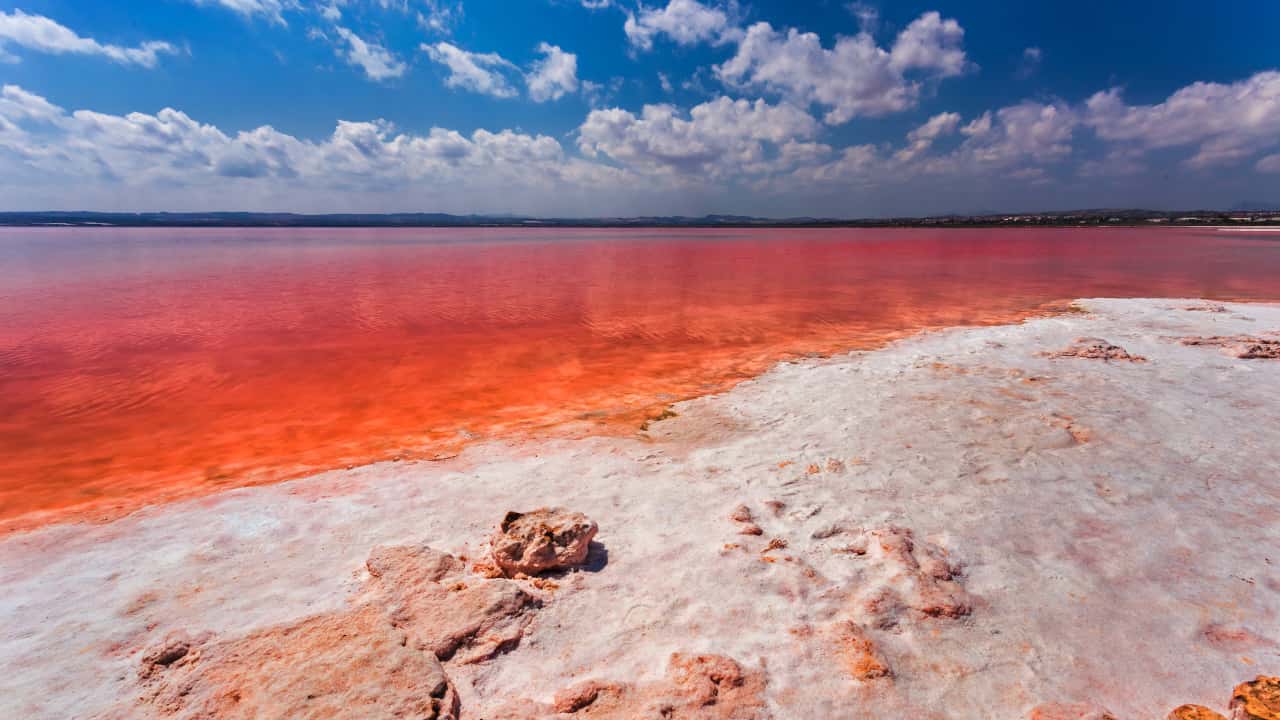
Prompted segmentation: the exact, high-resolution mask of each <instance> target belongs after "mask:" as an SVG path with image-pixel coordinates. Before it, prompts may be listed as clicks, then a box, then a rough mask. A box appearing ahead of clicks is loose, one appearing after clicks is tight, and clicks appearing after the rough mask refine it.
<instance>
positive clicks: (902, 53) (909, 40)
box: [889, 12, 968, 77]
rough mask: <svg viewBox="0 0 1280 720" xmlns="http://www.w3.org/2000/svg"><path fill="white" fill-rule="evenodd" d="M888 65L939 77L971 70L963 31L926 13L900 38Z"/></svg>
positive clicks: (899, 35) (951, 23) (958, 26)
mask: <svg viewBox="0 0 1280 720" xmlns="http://www.w3.org/2000/svg"><path fill="white" fill-rule="evenodd" d="M889 62H890V64H891V65H892V66H893V67H895V68H897V69H898V70H900V71H906V70H923V71H927V72H930V73H932V74H934V75H936V76H937V77H954V76H956V75H960V74H961V73H963V72H964V71H965V69H966V68H967V67H968V60H967V59H966V58H965V54H964V28H962V27H960V23H958V22H956V21H955V20H952V19H943V17H942V16H941V15H939V14H938V13H937V12H927V13H924V14H923V15H921V16H920V17H918V18H916V19H915V20H913V21H911V24H910V25H908V26H907V27H906V29H905V30H903V31H902V32H901V33H899V34H898V39H897V40H896V41H895V42H894V43H893V50H892V51H891V52H890V53H889Z"/></svg>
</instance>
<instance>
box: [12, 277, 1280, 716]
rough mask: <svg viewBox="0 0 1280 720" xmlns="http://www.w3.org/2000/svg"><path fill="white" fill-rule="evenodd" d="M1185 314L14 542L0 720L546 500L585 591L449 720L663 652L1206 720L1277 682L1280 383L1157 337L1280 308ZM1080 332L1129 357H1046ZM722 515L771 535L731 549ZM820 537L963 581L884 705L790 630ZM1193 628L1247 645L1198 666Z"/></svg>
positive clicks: (823, 572) (983, 349)
mask: <svg viewBox="0 0 1280 720" xmlns="http://www.w3.org/2000/svg"><path fill="white" fill-rule="evenodd" d="M1199 304H1200V303H1197V302H1195V301H1178V300H1088V301H1082V302H1081V303H1079V305H1081V306H1082V307H1084V308H1087V309H1088V310H1089V311H1090V313H1088V314H1085V313H1073V314H1068V315H1065V316H1060V317H1053V318H1047V319H1037V320H1032V321H1028V322H1026V323H1022V324H1018V325H1011V326H1002V327H992V328H981V329H954V330H949V331H944V332H936V333H929V334H925V335H921V336H918V337H915V338H912V339H909V340H906V341H902V342H899V343H896V344H894V345H892V346H890V347H888V348H885V349H882V350H878V351H875V352H868V353H853V354H850V355H847V356H842V357H838V358H832V359H828V360H814V361H807V362H803V363H793V364H783V365H779V366H778V367H776V368H775V369H773V370H772V371H770V372H769V373H767V374H765V375H763V376H762V377H760V378H758V379H756V380H753V381H750V382H746V383H743V384H741V385H739V386H738V387H736V388H735V389H734V390H732V391H730V392H728V393H726V394H724V395H720V396H714V397H708V398H703V399H700V400H695V401H691V402H688V403H682V404H680V405H678V406H676V408H675V409H676V411H677V412H678V413H679V414H680V416H679V417H678V418H676V419H674V420H668V421H664V422H662V423H657V424H655V425H654V426H653V429H652V433H651V435H652V439H644V438H643V437H641V436H638V437H637V439H635V440H617V439H588V440H573V441H570V440H566V441H556V442H547V443H526V444H523V445H518V446H507V445H486V446H478V447H474V448H472V449H470V450H468V451H467V452H466V453H464V454H463V455H462V456H461V457H459V458H457V459H455V460H451V461H448V462H445V463H418V464H410V463H383V464H379V465H373V466H369V467H363V468H357V469H354V470H351V471H345V472H332V473H326V474H324V475H320V476H316V477H313V478H308V479H304V480H299V481H295V482H291V483H286V484H282V485H277V486H271V487H260V488H252V489H242V490H235V491H231V492H226V493H223V494H221V495H218V496H215V497H211V498H207V499H204V500H199V501H194V502H189V503H182V504H177V505H170V506H166V507H159V508H152V509H149V510H146V511H144V512H140V513H138V514H135V515H133V516H130V517H127V518H124V519H122V520H119V521H117V522H114V523H111V524H109V525H103V526H79V525H77V526H62V527H51V528H46V529H43V530H40V531H36V532H32V533H28V534H24V535H18V536H12V537H9V538H7V539H4V540H3V541H0V617H2V618H3V620H4V622H3V624H2V625H0V668H2V669H3V672H0V717H13V718H18V717H23V718H67V717H85V716H91V715H93V714H94V713H96V712H98V711H101V710H103V709H104V708H106V707H107V706H108V705H110V704H112V703H113V702H115V701H116V700H117V699H118V698H119V697H120V696H121V694H122V693H123V694H127V693H129V692H131V685H130V683H131V679H132V676H133V673H134V668H135V667H136V661H137V654H136V653H137V651H138V649H140V648H141V647H143V646H145V645H146V644H148V643H149V642H152V641H154V640H155V639H157V638H159V637H161V636H163V635H164V634H165V633H166V632H167V631H169V630H171V629H174V628H185V629H188V630H192V631H198V630H206V629H207V630H213V631H216V632H219V633H230V632H240V631H244V630H247V629H249V628H254V627H258V626H262V625H264V624H269V623H275V622H280V621H285V620H290V619H294V618H297V617H300V616H302V615H306V614H310V613H313V612H317V611H321V610H326V609H331V608H336V607H339V606H340V605H341V604H342V603H343V601H344V598H345V596H346V594H347V593H348V592H349V591H350V590H351V589H352V588H354V587H355V585H356V584H357V583H358V581H359V579H360V573H361V572H362V567H363V561H364V559H365V557H366V556H367V554H368V552H369V549H370V548H371V547H373V546H375V545H378V544H384V543H394V542H399V541H407V540H419V539H424V540H427V541H429V542H430V543H431V544H433V545H434V546H436V547H439V548H441V549H445V550H448V551H451V552H456V553H464V554H467V555H472V556H473V555H474V554H475V553H476V552H477V551H478V550H479V549H480V541H481V540H482V539H483V538H484V537H485V535H486V534H487V533H488V532H489V530H490V529H491V528H492V526H493V525H494V524H495V523H496V522H497V520H498V519H499V518H500V517H501V516H502V514H503V513H504V512H505V511H506V510H509V509H529V508H533V507H536V506H540V505H562V506H565V507H568V508H571V509H574V510H581V511H583V512H585V513H587V514H588V515H589V516H591V517H592V518H593V519H595V520H597V521H598V523H599V525H600V528H601V530H600V534H599V536H598V540H599V541H600V543H601V544H602V545H603V546H604V547H605V548H606V549H607V554H608V557H607V564H605V565H604V566H603V567H597V568H595V571H593V572H581V573H577V574H575V575H573V576H572V577H570V578H567V579H564V580H562V587H561V589H560V590H559V591H557V592H556V593H555V595H554V596H553V599H552V600H551V601H549V602H548V604H547V606H546V607H545V608H544V609H543V610H541V611H540V612H539V614H538V616H537V619H536V620H535V623H534V625H533V627H532V629H531V632H530V634H529V635H528V636H526V639H525V642H524V643H523V644H521V646H520V647H519V648H518V649H517V650H515V651H514V652H511V653H510V654H508V655H505V656H502V657H500V658H499V659H497V660H496V661H493V662H491V663H488V664H486V665H481V666H474V667H471V668H453V669H452V670H451V671H450V672H451V674H452V675H453V677H454V680H455V681H456V682H457V683H458V684H459V686H460V688H459V689H460V691H461V693H462V695H463V702H464V706H463V712H464V717H467V716H470V717H482V716H483V713H482V712H481V711H482V710H483V709H484V708H485V707H490V706H492V704H494V703H496V702H498V701H502V700H509V699H512V698H516V697H530V698H535V699H542V700H546V699H549V698H550V696H551V695H552V694H553V693H554V692H555V691H556V690H557V689H559V688H561V687H563V686H565V685H566V684H569V683H571V682H573V681H576V680H579V679H583V678H587V677H602V678H613V679H646V678H653V677H657V676H659V675H661V673H662V671H663V668H664V666H665V659H666V657H667V656H668V655H669V654H670V653H671V652H673V651H709V652H717V653H722V654H725V655H729V656H731V657H734V658H736V659H738V660H739V661H740V662H742V663H744V664H746V665H751V666H758V665H764V666H765V667H766V668H767V672H768V676H769V682H770V685H769V695H770V702H771V703H772V704H773V707H774V710H775V712H776V714H777V716H778V717H780V718H799V717H853V718H857V717H867V718H901V717H912V718H934V717H936V718H956V719H960V718H978V717H981V718H989V719H991V720H1002V719H1005V718H1008V719H1009V720H1013V719H1015V718H1017V719H1020V718H1026V717H1027V714H1028V712H1029V710H1030V708H1031V707H1032V706H1034V705H1036V704H1038V703H1042V702H1052V701H1062V702H1066V701H1091V702H1094V703H1097V704H1100V705H1103V706H1105V707H1107V708H1109V709H1110V710H1111V711H1112V712H1114V713H1116V714H1117V715H1118V716H1119V717H1122V718H1150V717H1163V715H1164V713H1166V712H1167V711H1168V710H1169V709H1170V708H1172V707H1173V706H1175V705H1178V704H1181V703H1184V702H1197V703H1203V704H1206V705H1209V706H1210V707H1216V708H1219V709H1221V708H1222V706H1224V705H1225V701H1226V699H1227V698H1228V697H1229V694H1230V689H1231V687H1232V686H1233V685H1234V684H1236V683H1238V682H1240V681H1241V680H1244V679H1251V678H1252V677H1253V676H1255V675H1257V674H1266V673H1269V674H1280V615H1278V614H1277V613H1278V611H1280V572H1278V570H1280V362H1274V361H1265V360H1252V361H1251V360H1237V359H1234V358H1231V357H1229V356H1227V355H1225V354H1223V353H1221V352H1219V351H1218V350H1216V349H1214V348H1206V347H1186V346H1183V345H1180V344H1178V343H1177V342H1175V341H1174V340H1173V339H1172V338H1176V337H1178V336H1183V335H1225V334H1234V333H1250V334H1263V333H1266V332H1275V331H1280V306H1276V305H1259V304H1248V305H1227V308H1228V311H1227V312H1204V311H1196V310H1186V309H1184V308H1185V307H1188V306H1196V305H1199ZM1078 336H1092V337H1100V338H1104V339H1106V340H1108V341H1111V342H1113V343H1116V344H1118V345H1121V346H1123V347H1124V348H1126V349H1127V350H1128V351H1129V352H1131V353H1134V354H1138V355H1143V356H1145V357H1147V358H1148V359H1149V362H1147V363H1144V364H1129V363H1106V362H1102V361H1097V360H1085V359H1050V358H1047V357H1043V356H1041V355H1039V353H1041V352H1043V351H1052V350H1057V349H1061V348H1063V347H1065V346H1067V345H1068V344H1069V343H1070V341H1071V340H1073V339H1074V338H1076V337H1078ZM1028 378H1035V379H1031V380H1029V379H1028ZM1064 418H1066V419H1064ZM1071 422H1073V423H1074V424H1075V427H1076V429H1077V430H1079V429H1081V428H1084V429H1087V431H1088V432H1089V433H1090V434H1091V438H1090V439H1089V441H1088V442H1085V443H1083V444H1079V443H1077V442H1076V441H1074V440H1073V439H1072V438H1071V436H1070V434H1069V433H1068V432H1067V430H1065V429H1064V427H1063V426H1064V425H1065V424H1067V423H1071ZM832 458H835V459H838V460H840V461H842V462H843V463H844V464H845V466H846V469H845V470H844V471H828V470H827V469H826V463H827V461H828V460H829V459H832ZM788 462H789V463H790V464H786V465H784V466H782V467H779V466H780V464H783V463H788ZM810 463H816V464H818V465H819V466H820V467H821V468H822V471H821V472H818V473H816V474H809V473H808V471H807V468H808V466H809V464H810ZM766 500H779V501H782V502H785V503H786V508H785V509H784V510H783V511H782V513H781V515H780V516H779V517H774V516H773V515H772V514H770V513H769V512H768V511H767V510H765V508H764V506H763V504H762V503H763V502H764V501H766ZM738 503H746V504H748V505H749V506H751V508H752V509H753V510H754V511H755V513H756V516H757V518H758V521H759V523H760V524H761V525H762V526H763V527H764V529H765V532H766V534H765V536H764V537H763V538H743V537H741V536H738V535H736V534H735V525H734V523H732V522H731V521H729V520H728V519H727V515H728V513H729V512H730V510H731V509H732V508H733V507H734V506H735V505H737V504H738ZM833 524H844V525H847V526H848V527H850V528H862V527H866V528H871V527H880V526H885V525H897V526H902V527H906V528H910V529H912V530H914V532H915V534H916V537H917V538H919V539H926V540H927V541H929V542H933V543H936V544H938V545H940V546H942V547H944V548H946V549H947V551H948V552H949V553H950V554H951V555H952V557H954V558H956V559H958V560H960V561H962V562H963V564H964V565H965V567H966V575H965V578H964V580H963V582H964V584H965V587H966V588H967V590H968V592H969V593H970V594H972V595H973V596H974V597H975V598H976V602H975V607H974V610H973V613H972V615H970V616H969V617H968V618H964V619H959V620H948V619H907V620H905V621H904V622H903V623H902V624H901V625H899V627H898V628H897V629H896V630H894V631H888V632H882V633H878V634H876V635H875V637H876V638H877V640H878V641H879V642H880V644H881V649H882V652H883V653H884V655H885V656H886V658H887V659H888V661H889V663H890V665H891V666H892V667H893V669H894V671H895V674H896V677H895V678H894V679H893V680H891V681H885V680H881V681H877V682H874V683H868V684H862V683H858V682H855V681H853V680H851V679H849V677H848V676H847V675H846V674H845V673H844V671H843V670H842V668H841V667H840V665H839V663H838V662H837V661H836V660H835V659H834V658H833V656H832V655H830V653H829V652H827V647H826V646H825V645H823V643H822V640H821V638H820V637H816V636H815V637H805V636H804V634H803V633H801V632H797V631H796V629H797V628H800V627H802V626H804V625H806V624H808V625H811V626H813V627H815V628H821V627H823V626H824V624H828V623H830V622H832V621H833V620H835V619H837V618H839V617H842V613H844V612H845V610H843V609H842V608H843V607H844V605H845V604H846V602H847V599H848V597H849V596H850V595H851V594H852V593H853V592H854V590H855V589H856V588H855V587H853V585H852V583H854V582H855V581H856V580H857V579H858V578H860V577H865V574H863V573H861V571H860V568H859V565H858V563H860V562H865V560H860V559H859V558H857V557H856V556H853V555H849V554H841V553H837V552H833V548H835V547H837V546H838V545H840V544H841V542H842V537H844V536H841V535H836V536H834V537H831V538H827V539H814V538H813V537H812V536H813V534H814V532H815V531H817V530H819V529H821V528H824V527H827V526H831V525H833ZM775 536H776V537H781V538H784V539H785V540H787V541H788V543H789V547H788V548H786V549H785V550H783V551H774V552H773V553H770V554H771V555H775V556H779V557H781V556H783V555H791V556H792V557H794V558H795V559H796V562H784V561H780V562H775V563H768V562H763V561H761V560H760V559H759V550H760V549H761V548H762V547H763V545H764V543H765V542H766V541H767V540H768V539H769V538H771V537H775ZM847 540H848V538H847V537H844V542H847ZM725 543H741V544H743V545H744V546H745V547H744V548H743V549H740V550H729V551H726V550H724V549H723V546H724V545H725ZM599 564H600V563H599V562H597V565H599ZM804 564H807V565H809V566H812V568H814V569H815V570H816V571H817V573H818V574H819V575H820V578H819V579H818V580H812V579H810V578H808V577H806V576H805V575H804V573H803V572H802V566H803V565H804ZM1214 626H1218V627H1222V628H1228V629H1230V630H1231V631H1232V632H1235V633H1236V635H1235V636H1234V637H1243V638H1245V639H1237V640H1231V641H1225V642H1224V641H1221V640H1218V641H1214V640H1213V639H1212V638H1211V637H1210V636H1206V634H1205V631H1206V629H1208V628H1212V627H1214ZM1210 635H1212V633H1210ZM1250 637H1252V638H1253V639H1249V638H1250Z"/></svg>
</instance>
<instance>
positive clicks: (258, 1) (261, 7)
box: [193, 0, 332, 25]
mask: <svg viewBox="0 0 1280 720" xmlns="http://www.w3.org/2000/svg"><path fill="white" fill-rule="evenodd" d="M193 2H195V4H197V5H219V6H221V7H224V8H226V9H228V10H230V11H232V12H235V13H237V14H240V15H243V16H245V17H247V18H248V17H253V16H255V15H261V16H263V17H266V18H268V19H271V20H274V21H275V22H278V23H280V24H281V25H284V24H285V21H284V11H285V10H286V9H292V8H295V7H297V3H295V2H292V0H193ZM330 7H332V5H331V6H330Z"/></svg>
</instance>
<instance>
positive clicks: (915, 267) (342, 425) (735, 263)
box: [0, 228, 1280, 531]
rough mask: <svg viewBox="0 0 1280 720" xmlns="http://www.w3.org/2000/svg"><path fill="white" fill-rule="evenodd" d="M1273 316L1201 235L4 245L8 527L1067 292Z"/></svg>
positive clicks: (29, 241) (170, 233) (535, 423)
mask: <svg viewBox="0 0 1280 720" xmlns="http://www.w3.org/2000/svg"><path fill="white" fill-rule="evenodd" d="M1102 296H1109V297H1206V298H1217V299H1224V300H1226V299H1244V300H1250V299H1253V300H1257V299H1266V300H1275V299H1280V240H1277V238H1276V237H1274V236H1271V235H1268V234H1265V233H1224V232H1218V231H1215V230H1212V229H1171V228H1159V229H1154V228H1153V229H1146V228H1139V229H1131V228H1090V229H999V230H977V229H975V230H955V229H952V230H919V229H912V230H777V229H760V230H738V229H716V230H640V229H625V230H565V229H496V228H486V229H377V230H363V229H306V230H299V229H145V230H139V229H79V228H76V229H71V228H60V229H17V228H9V229H0V529H3V530H9V531H12V530H15V529H20V528H23V527H30V526H33V525H36V524H40V523H43V522H48V521H51V520H57V519H64V518H69V517H86V518H104V517H111V516H114V515H117V514H119V513H121V512H125V511H128V510H131V509H134V508H136V507H138V506H139V505H140V504H144V503H148V502H156V501H163V500H169V499H173V498H178V497H185V496H190V495H195V494H202V493H208V492H212V491H215V490H218V489H222V488H226V487H234V486H238V485H246V484H253V483H260V482H271V481H275V480H279V479H283V478H287V477H292V476H296V475H298V474H301V473H304V472H309V471H314V470H318V469H324V468H330V467H338V466H342V465H346V464H352V463H362V462H367V461H371V460H377V459H387V458H392V457H396V456H401V457H433V456H437V455H440V454H448V453H450V452H453V451H455V450H456V448H457V447H459V446H460V445H461V444H463V443H465V442H468V441H471V440H474V439H477V438H487V437H495V436H499V437H500V436H507V435H510V434H512V433H527V432H569V433H584V432H608V433H634V432H636V431H637V429H638V427H639V425H640V423H641V422H643V420H644V418H645V417H646V416H651V415H654V414H656V413H657V412H659V411H660V409H661V408H662V406H664V405H665V404H667V403H669V402H671V401H672V400H675V399H680V398H684V397H689V396H692V395H697V394H701V393H705V392H709V391H715V390H719V389H723V388H725V387H727V386H729V385H730V384H732V383H733V382H735V381H737V380H740V379H743V378H746V377H750V376H751V375H753V374H756V373H759V372H760V371H762V370H764V369H765V368H767V367H768V366H769V365H770V364H771V363H773V362H775V361H777V360H779V359H784V358H787V357H792V356H796V355H802V354H806V353H827V352H833V351H837V350H841V349H850V348H866V347H874V346H877V345H879V344H882V343H884V342H885V341H887V340H891V339H893V338H895V337H900V336H902V335H903V334H907V333H910V332H913V331H916V330H920V329H923V328H930V327H941V326H951V325H959V324H987V323H999V322H1007V321H1010V320H1013V319H1016V318H1018V317H1024V316H1026V315H1029V314H1034V313H1038V312H1044V311H1046V310H1053V309H1062V308H1063V307H1064V305H1065V301H1067V300H1069V299H1071V298H1075V297H1102Z"/></svg>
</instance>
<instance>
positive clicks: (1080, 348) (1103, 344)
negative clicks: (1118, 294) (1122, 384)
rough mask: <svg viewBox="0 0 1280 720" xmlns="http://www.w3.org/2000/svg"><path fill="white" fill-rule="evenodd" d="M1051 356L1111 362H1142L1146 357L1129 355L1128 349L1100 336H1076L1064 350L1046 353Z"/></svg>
mask: <svg viewBox="0 0 1280 720" xmlns="http://www.w3.org/2000/svg"><path fill="white" fill-rule="evenodd" d="M1048 357H1051V358H1088V359H1090V360H1105V361H1107V362H1111V361H1113V360H1117V361H1125V362H1135V363H1142V362H1146V361H1147V359H1146V358H1144V357H1141V356H1139V355H1130V354H1129V351H1127V350H1125V349H1124V348H1122V347H1120V346H1119V345H1112V344H1111V343H1109V342H1107V341H1106V340H1103V339H1102V338H1093V337H1080V338H1076V339H1075V341H1074V342H1072V343H1071V346H1070V347H1068V348H1067V349H1065V350H1059V351H1058V352H1053V353H1048Z"/></svg>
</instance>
